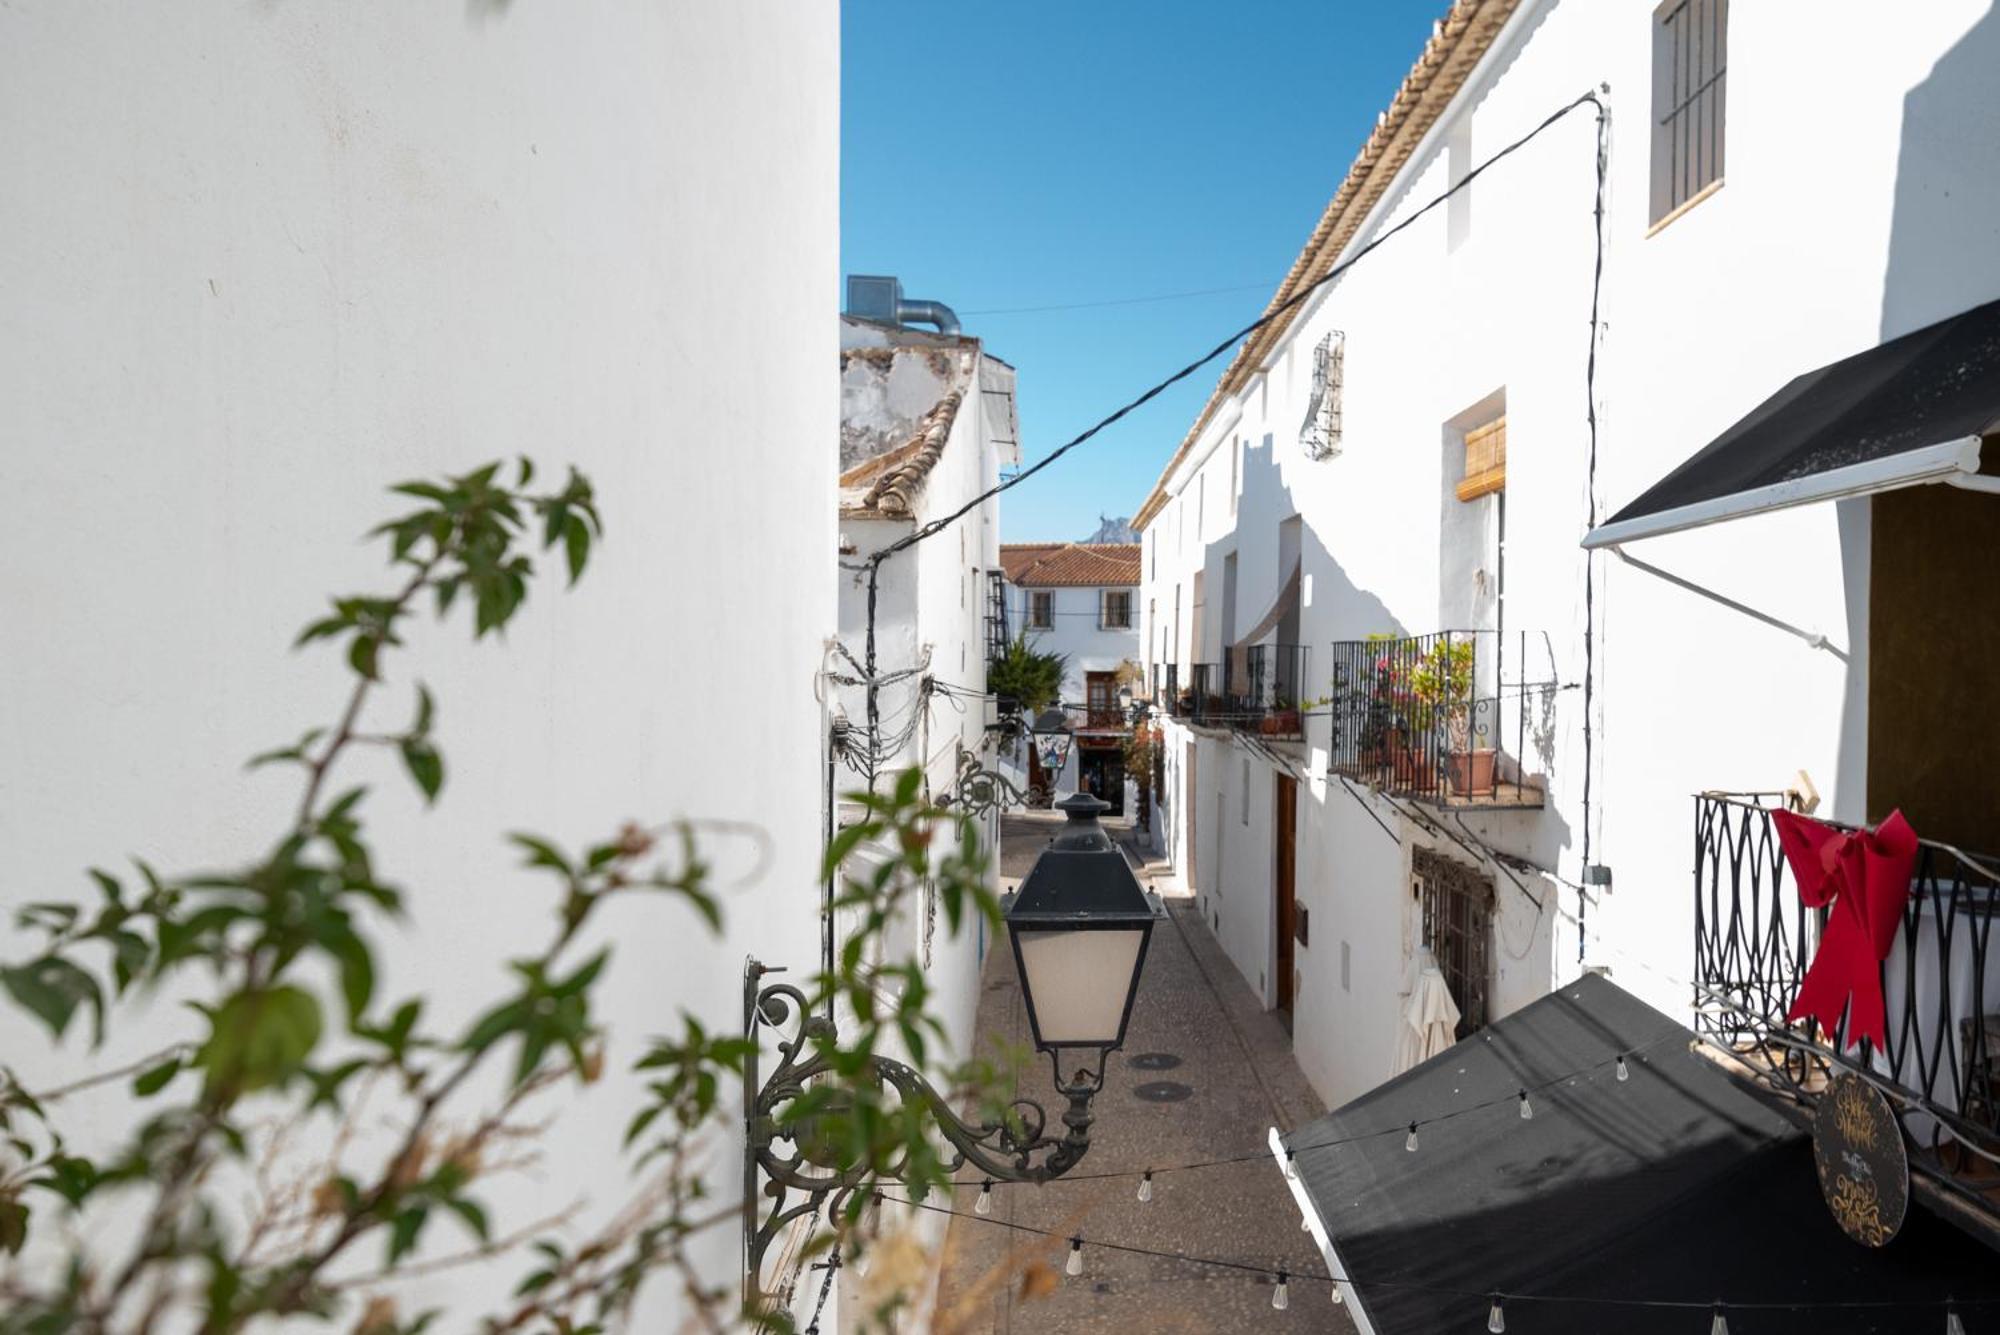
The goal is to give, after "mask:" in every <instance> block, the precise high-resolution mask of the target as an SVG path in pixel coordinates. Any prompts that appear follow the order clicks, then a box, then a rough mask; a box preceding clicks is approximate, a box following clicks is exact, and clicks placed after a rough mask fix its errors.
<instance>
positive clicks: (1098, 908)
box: [743, 794, 1167, 1313]
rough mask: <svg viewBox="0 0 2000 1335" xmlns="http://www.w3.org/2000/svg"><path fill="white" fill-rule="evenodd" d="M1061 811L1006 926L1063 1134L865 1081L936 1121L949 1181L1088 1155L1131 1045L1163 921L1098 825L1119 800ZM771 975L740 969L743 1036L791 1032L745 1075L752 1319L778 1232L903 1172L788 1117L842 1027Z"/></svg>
mask: <svg viewBox="0 0 2000 1335" xmlns="http://www.w3.org/2000/svg"><path fill="white" fill-rule="evenodd" d="M1060 806H1061V809H1062V811H1063V813H1064V814H1065V815H1066V816H1068V817H1069V820H1068V822H1067V823H1066V824H1065V826H1064V827H1063V829H1062V831H1061V833H1059V834H1058V835H1057V836H1056V837H1055V839H1054V840H1052V841H1051V842H1050V844H1049V846H1048V847H1047V848H1046V849H1044V850H1043V851H1042V854H1041V856H1040V857H1039V858H1038V859H1036V862H1035V865H1034V867H1033V869H1032V870H1030V871H1029V873H1028V877H1027V879H1026V880H1025V881H1023V882H1022V883H1021V888H1020V889H1019V891H1017V892H1016V893H1015V894H1013V895H1010V896H1008V897H1007V898H1006V899H1005V900H1004V901H1003V902H1002V904H1001V918H1002V920H1003V921H1004V922H1005V923H1006V925H1007V930H1008V935H1009V936H1010V937H1011V938H1012V939H1013V950H1014V964H1015V968H1016V969H1017V970H1018V971H1019V973H1020V978H1021V995H1022V998H1023V999H1024V1000H1025V1001H1026V1003H1027V1007H1028V1020H1029V1023H1030V1024H1031V1025H1032V1026H1033V1029H1034V1035H1035V1046H1036V1047H1038V1048H1040V1049H1041V1050H1042V1051H1043V1052H1045V1053H1047V1054H1048V1055H1049V1061H1050V1064H1051V1066H1052V1067H1053V1069H1054V1071H1055V1082H1056V1090H1057V1092H1058V1093H1060V1094H1061V1095H1062V1096H1063V1097H1064V1098H1065V1099H1066V1100H1067V1101H1068V1105H1069V1106H1068V1107H1067V1108H1066V1109H1064V1111H1063V1114H1062V1125H1063V1130H1062V1133H1061V1134H1060V1135H1057V1134H1055V1133H1053V1132H1051V1131H1049V1130H1048V1129H1047V1127H1048V1114H1047V1112H1046V1111H1045V1110H1044V1109H1043V1108H1042V1107H1041V1105H1039V1104H1037V1103H1034V1102H1032V1101H1031V1100H1028V1099H1018V1100H1016V1101H1014V1103H1013V1104H1012V1105H1011V1106H1010V1108H1009V1110H1008V1112H1009V1115H1008V1116H1007V1117H1006V1118H1004V1119H1001V1120H998V1121H992V1122H982V1123H979V1124H977V1125H975V1124H972V1123H969V1122H966V1121H964V1120H963V1119H961V1118H960V1117H959V1116H958V1115H957V1114H956V1113H955V1112H953V1111H952V1108H951V1105H950V1103H949V1102H948V1101H947V1099H946V1098H945V1096H944V1095H943V1094H940V1093H939V1092H938V1091H937V1090H935V1089H933V1088H931V1086H930V1084H929V1082H928V1081H926V1080H925V1079H924V1078H923V1076H922V1075H921V1074H919V1073H918V1072H917V1071H915V1070H914V1069H912V1068H911V1067H909V1066H906V1065H904V1064H903V1063H902V1062H899V1061H895V1060H894V1059H892V1058H889V1057H881V1056H877V1057H872V1058H870V1059H869V1062H868V1065H867V1067H866V1068H865V1069H864V1071H863V1073H862V1076H861V1079H862V1080H864V1081H873V1082H875V1083H876V1084H877V1085H881V1086H888V1087H890V1088H893V1089H894V1090H895V1091H896V1096H897V1097H898V1098H899V1099H900V1100H902V1102H903V1103H904V1104H906V1105H908V1104H920V1105H922V1106H923V1107H924V1108H925V1109H926V1110H927V1111H928V1112H929V1115H930V1117H931V1119H932V1120H933V1121H934V1122H935V1123H936V1126H937V1130H938V1133H939V1134H940V1135H941V1136H942V1137H943V1138H944V1140H945V1141H946V1142H947V1143H948V1144H949V1145H950V1146H951V1152H950V1153H948V1154H947V1155H946V1164H947V1167H948V1169H949V1170H950V1171H956V1170H957V1169H959V1168H961V1167H963V1166H965V1165H967V1164H970V1165H972V1167H974V1168H975V1169H977V1170H978V1171H979V1173H980V1174H981V1175H982V1176H984V1177H987V1178H991V1179H992V1180H994V1181H996V1182H1036V1183H1039V1182H1046V1181H1048V1180H1050V1179H1051V1178H1056V1177H1060V1176H1062V1175H1063V1174H1064V1173H1066V1172H1068V1171H1069V1170H1070V1169H1072V1168H1074V1167H1075V1166H1076V1165H1077V1163H1078V1162H1079V1161H1080V1160H1081V1159H1082V1158H1083V1156H1084V1155H1085V1154H1086V1153H1088V1152H1089V1150H1090V1124H1091V1121H1092V1117H1091V1112H1090V1101H1091V1099H1092V1098H1093V1097H1094V1096H1095V1095H1096V1094H1097V1092H1098V1091H1099V1090H1101V1089H1103V1088H1104V1076H1105V1069H1106V1067H1107V1065H1108V1064H1109V1060H1110V1055H1111V1054H1112V1053H1113V1052H1115V1051H1117V1050H1118V1048H1119V1047H1121V1046H1122V1045H1123V1044H1124V1042H1125V1029H1126V1026H1127V1024H1128V1023H1130V1021H1131V1018H1132V1002H1133V999H1134V997H1136V996H1137V995H1138V991H1139V972H1140V970H1141V968H1142V967H1143V966H1144V965H1145V962H1146V947H1147V945H1148V943H1149V942H1150V940H1151V938H1152V934H1153V928H1154V926H1155V925H1157V924H1158V923H1159V922H1160V921H1161V920H1163V919H1164V918H1165V917H1166V916H1167V912H1166V909H1165V908H1164V907H1163V906H1162V905H1161V903H1160V900H1159V896H1157V895H1155V894H1153V893H1151V892H1150V891H1148V890H1146V889H1145V888H1144V887H1143V886H1141V885H1140V884H1139V878H1138V877H1136V876H1134V875H1133V874H1132V868H1131V865H1130V864H1129V863H1127V862H1126V860H1125V856H1124V854H1123V853H1121V852H1120V851H1119V850H1118V847H1117V845H1115V844H1114V843H1112V841H1111V836H1110V835H1108V834H1106V833H1105V831H1104V828H1103V827H1102V826H1101V825H1100V824H1098V817H1099V816H1100V815H1102V814H1103V813H1104V812H1106V811H1108V810H1110V809H1111V808H1110V804H1109V803H1107V802H1103V801H1100V800H1099V799H1097V798H1095V797H1091V796H1089V795H1088V794H1078V795H1077V796H1075V797H1071V798H1068V799H1066V800H1064V801H1063V802H1062V803H1060ZM770 972H773V970H771V969H769V968H767V967H766V966H764V965H762V964H759V963H758V962H757V961H755V960H752V961H750V963H749V967H748V968H747V969H746V970H745V973H744V997H743V999H744V1024H745V1029H746V1032H748V1033H749V1034H750V1035H751V1036H752V1037H754V1036H755V1035H756V1033H757V1029H758V1027H759V1026H760V1025H762V1026H767V1027H769V1028H772V1029H776V1030H778V1031H779V1032H780V1035H781V1036H780V1038H779V1041H778V1044H777V1050H778V1065H777V1067H776V1068H775V1069H774V1070H772V1072H771V1074H770V1077H769V1078H768V1079H766V1080H763V1081H762V1082H761V1083H760V1082H759V1079H758V1059H757V1055H756V1051H755V1049H754V1047H753V1050H752V1052H751V1055H750V1057H749V1059H748V1060H747V1062H746V1064H745V1070H744V1081H745V1096H746V1107H747V1112H748V1123H749V1125H748V1134H747V1138H746V1143H745V1150H744V1176H743V1188H744V1200H745V1201H746V1202H753V1201H755V1200H756V1199H757V1197H758V1193H759V1179H760V1177H761V1178H762V1179H763V1185H762V1188H761V1190H762V1194H763V1195H764V1196H766V1197H769V1198H770V1202H771V1203H770V1205H769V1206H768V1207H767V1208H766V1209H765V1211H764V1214H763V1218H762V1219H761V1220H759V1219H758V1218H757V1217H756V1211H755V1210H754V1209H753V1208H750V1207H748V1206H747V1205H746V1209H745V1223H744V1271H745V1297H746V1300H747V1302H748V1304H749V1309H750V1310H751V1311H752V1312H753V1313H754V1312H762V1311H764V1310H765V1305H766V1302H767V1297H766V1295H765V1293H764V1290H763V1267H764V1256H765V1253H766V1252H767V1251H768V1250H769V1249H770V1245H771V1243H772V1242H773V1241H774V1240H775V1239H776V1238H777V1237H778V1236H779V1234H780V1233H781V1232H783V1231H784V1229H785V1228H786V1227H787V1226H788V1225H790V1224H791V1223H792V1222H793V1221H794V1220H797V1219H799V1218H801V1217H804V1216H807V1215H817V1214H818V1213H819V1212H820V1210H821V1207H822V1206H825V1207H826V1213H827V1217H828V1218H829V1219H830V1218H832V1217H833V1216H834V1215H835V1214H837V1213H838V1212H839V1211H840V1209H841V1208H842V1207H843V1206H844V1205H845V1203H846V1202H847V1200H848V1198H849V1197H850V1196H851V1195H852V1194H853V1193H854V1192H855V1191H856V1190H858V1189H860V1188H861V1187H862V1186H864V1185H865V1184H866V1183H867V1182H868V1181H869V1180H871V1179H872V1178H876V1177H880V1176H883V1175H885V1174H886V1175H888V1176H893V1175H894V1173H895V1171H896V1168H897V1165H895V1164H890V1165H887V1166H886V1167H885V1166H884V1165H880V1164H871V1163H854V1162H849V1161H847V1160H846V1158H845V1157H844V1156H843V1155H842V1154H840V1153H839V1152H838V1151H837V1150H836V1149H835V1148H834V1147H832V1146H829V1145H828V1144H827V1143H826V1139H825V1137H824V1136H822V1135H819V1134H816V1133H815V1128H813V1127H812V1126H810V1125H806V1124H804V1123H805V1122H806V1121H809V1120H810V1119H797V1118H791V1117H788V1116H787V1115H786V1105H788V1104H790V1103H792V1102H793V1101H795V1100H797V1099H798V1098H800V1097H802V1096H803V1095H804V1094H805V1092H806V1090H807V1089H808V1088H809V1087H810V1086H811V1084H812V1083H813V1082H814V1081H815V1080H816V1079H817V1078H818V1077H823V1076H826V1075H829V1074H830V1073H831V1072H832V1071H833V1062H832V1060H831V1059H830V1057H829V1055H828V1051H829V1050H830V1049H831V1048H832V1046H833V1040H834V1037H835V1034H836V1032H837V1031H836V1027H835V1024H834V1020H833V1017H832V1016H831V1015H825V1014H811V1013H809V1010H810V1002H809V1000H808V998H807V996H806V994H805V993H804V992H803V991H802V990H801V989H799V988H797V987H795V986H793V985H791V984H789V983H774V984H771V985H768V986H766V985H765V984H764V982H763V979H764V976H765V975H766V974H767V973H770ZM786 1026H791V1028H790V1030H789V1032H787V1030H786ZM1066 1068H1067V1069H1066ZM1037 1156H1041V1157H1040V1159H1039V1161H1037Z"/></svg>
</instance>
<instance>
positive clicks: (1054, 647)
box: [1000, 542, 1141, 814]
mask: <svg viewBox="0 0 2000 1335" xmlns="http://www.w3.org/2000/svg"><path fill="white" fill-rule="evenodd" d="M1000 563H1001V569H1002V572H1003V578H1004V590H1005V592H1004V597H1005V624H1004V630H1005V632H1006V633H1009V634H1012V635H1016V636H1020V635H1025V636H1026V637H1027V642H1028V644H1029V645H1030V646H1031V647H1032V648H1033V649H1034V650H1035V651H1036V652H1037V653H1052V654H1060V655H1062V657H1063V660H1064V666H1063V683H1062V695H1061V698H1060V701H1059V704H1060V707H1061V708H1062V711H1063V714H1064V718H1065V721H1066V723H1067V725H1068V728H1069V731H1070V732H1071V734H1072V737H1071V739H1070V740H1068V741H1067V742H1065V743H1061V744H1059V745H1058V746H1057V748H1056V749H1057V751H1058V753H1059V756H1060V759H1061V760H1062V762H1063V763H1062V768H1061V770H1060V772H1057V773H1043V772H1042V768H1041V762H1040V759H1039V752H1038V753H1037V758H1036V759H1035V760H1034V761H1033V762H1031V763H1029V764H1028V772H1027V773H1026V774H1025V775H1024V779H1025V781H1026V782H1027V783H1028V784H1029V785H1031V786H1032V787H1033V788H1035V789H1036V790H1037V793H1038V800H1039V796H1040V795H1046V796H1047V797H1048V798H1049V799H1050V800H1052V801H1061V800H1062V799H1063V798H1065V797H1068V796H1069V795H1071V794H1072V793H1075V792H1078V791H1080V790H1086V789H1087V790H1088V791H1089V792H1091V793H1092V794H1094V795H1096V796H1098V797H1101V798H1103V799H1104V800H1105V801H1107V802H1109V803H1111V804H1112V807H1113V814H1123V813H1124V811H1125V760H1124V749H1123V744H1124V739H1125V737H1126V736H1127V735H1128V734H1129V732H1130V728H1129V722H1130V720H1129V716H1128V714H1127V704H1128V703H1129V700H1130V698H1131V695H1132V692H1133V689H1134V688H1135V687H1136V686H1138V685H1139V684H1140V680H1141V677H1140V670H1139V607H1138V603H1139V545H1138V544H1137V543H1084V542H1010V543H1006V544H1004V545H1002V547H1001V548H1000ZM1022 755H1023V756H1024V757H1025V756H1026V752H1025V750H1024V751H1023V752H1022Z"/></svg>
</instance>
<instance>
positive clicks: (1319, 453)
mask: <svg viewBox="0 0 2000 1335" xmlns="http://www.w3.org/2000/svg"><path fill="white" fill-rule="evenodd" d="M1346 378H1347V335H1346V334H1344V333H1342V332H1341V331H1340V330H1338V329H1332V330H1328V331H1327V335H1326V337H1325V338H1322V339H1321V340H1320V341H1319V343H1318V345H1317V346H1315V347H1314V348H1313V382H1312V399H1311V401H1310V402H1309V403H1308V404H1307V405H1306V420H1305V422H1304V423H1303V424H1302V425H1301V426H1300V427H1299V448H1300V449H1302V450H1304V451H1305V453H1306V457H1307V458H1308V459H1331V458H1333V457H1334V456H1335V455H1337V454H1339V453H1340V434H1341V422H1340V398H1341V391H1342V389H1343V387H1344V384H1345V381H1346Z"/></svg>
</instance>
